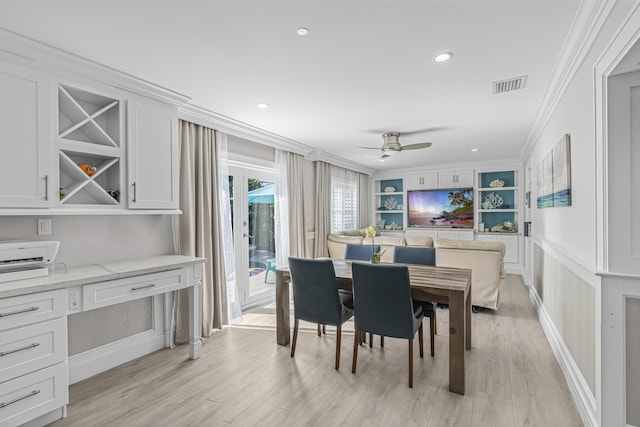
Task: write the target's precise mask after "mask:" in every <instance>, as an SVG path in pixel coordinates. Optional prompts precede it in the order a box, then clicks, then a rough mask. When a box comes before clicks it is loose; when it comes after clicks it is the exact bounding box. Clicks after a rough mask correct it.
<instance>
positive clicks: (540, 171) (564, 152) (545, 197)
mask: <svg viewBox="0 0 640 427" xmlns="http://www.w3.org/2000/svg"><path fill="white" fill-rule="evenodd" d="M537 175H538V176H537V184H538V185H537V190H538V197H537V207H538V208H552V207H562V206H571V143H570V139H569V134H565V135H564V136H563V137H562V139H561V140H560V141H559V142H558V143H557V144H556V145H555V147H553V150H551V151H550V152H549V153H547V155H546V156H545V157H544V159H542V161H541V162H540V163H539V164H538V168H537Z"/></svg>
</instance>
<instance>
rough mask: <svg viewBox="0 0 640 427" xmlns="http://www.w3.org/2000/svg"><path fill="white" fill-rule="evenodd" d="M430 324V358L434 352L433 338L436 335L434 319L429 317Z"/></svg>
mask: <svg viewBox="0 0 640 427" xmlns="http://www.w3.org/2000/svg"><path fill="white" fill-rule="evenodd" d="M429 323H430V326H431V327H430V329H431V330H430V331H429V332H430V335H431V357H433V352H434V346H435V342H434V336H435V334H436V318H435V317H431V321H430V322H429Z"/></svg>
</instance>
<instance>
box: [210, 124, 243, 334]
mask: <svg viewBox="0 0 640 427" xmlns="http://www.w3.org/2000/svg"><path fill="white" fill-rule="evenodd" d="M215 136H216V147H217V149H218V166H219V167H218V181H219V183H220V185H218V198H219V200H220V220H221V223H222V227H221V230H220V232H221V234H222V242H223V250H224V265H225V272H226V278H227V279H226V285H227V286H226V294H227V315H228V316H227V321H228V323H239V322H241V321H242V307H241V306H240V299H239V297H238V282H237V281H236V255H235V247H234V244H233V228H232V226H231V222H232V221H231V197H230V194H229V166H228V165H229V162H228V145H227V134H226V133H223V132H220V131H216V133H215Z"/></svg>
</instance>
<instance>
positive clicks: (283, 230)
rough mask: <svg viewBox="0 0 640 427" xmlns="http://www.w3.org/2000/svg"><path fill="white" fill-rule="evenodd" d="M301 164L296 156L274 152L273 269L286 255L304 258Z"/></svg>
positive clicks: (300, 157)
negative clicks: (274, 251) (274, 260)
mask: <svg viewBox="0 0 640 427" xmlns="http://www.w3.org/2000/svg"><path fill="white" fill-rule="evenodd" d="M303 162H304V159H303V157H302V156H300V155H299V154H295V153H290V152H288V151H284V150H280V149H276V186H275V211H276V212H275V213H276V215H275V216H276V218H275V222H276V224H275V228H276V266H277V267H284V266H286V265H288V257H289V256H299V257H305V256H306V253H305V247H306V244H305V235H306V232H305V227H304V218H305V215H304V186H303Z"/></svg>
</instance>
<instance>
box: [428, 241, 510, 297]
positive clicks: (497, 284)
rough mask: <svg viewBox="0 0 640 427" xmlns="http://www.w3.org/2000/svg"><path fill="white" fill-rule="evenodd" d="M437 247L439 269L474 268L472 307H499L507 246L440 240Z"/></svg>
mask: <svg viewBox="0 0 640 427" xmlns="http://www.w3.org/2000/svg"><path fill="white" fill-rule="evenodd" d="M434 246H435V248H436V265H437V266H441V267H458V268H470V269H471V304H472V305H475V306H479V307H485V308H490V309H493V310H497V309H498V307H500V288H502V285H503V283H504V280H505V278H506V277H507V276H506V273H505V271H504V254H505V251H506V246H505V244H504V243H502V242H480V241H467V240H449V239H437V240H436V241H435V244H434Z"/></svg>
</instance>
